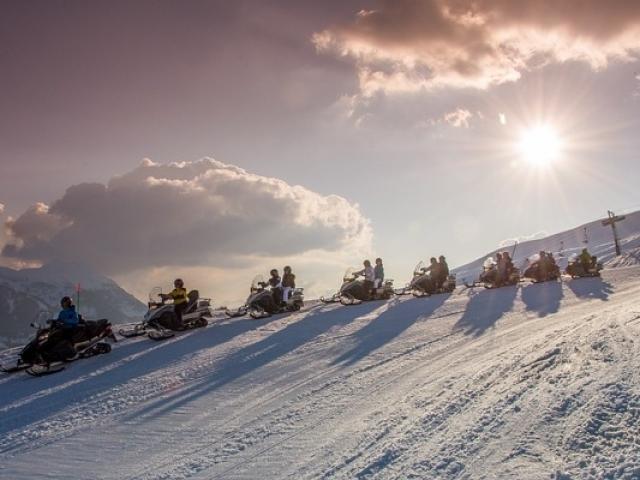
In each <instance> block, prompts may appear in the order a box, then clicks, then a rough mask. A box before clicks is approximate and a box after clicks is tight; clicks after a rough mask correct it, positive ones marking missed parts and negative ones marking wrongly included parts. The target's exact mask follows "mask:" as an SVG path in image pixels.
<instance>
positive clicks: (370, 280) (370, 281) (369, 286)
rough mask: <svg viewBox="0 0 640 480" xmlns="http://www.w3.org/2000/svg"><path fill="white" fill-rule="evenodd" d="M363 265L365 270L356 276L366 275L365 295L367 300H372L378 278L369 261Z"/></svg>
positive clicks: (356, 273)
mask: <svg viewBox="0 0 640 480" xmlns="http://www.w3.org/2000/svg"><path fill="white" fill-rule="evenodd" d="M362 264H363V265H364V268H363V269H362V270H360V271H359V272H355V275H364V284H363V287H364V291H365V295H366V297H367V298H370V297H371V291H372V290H373V285H374V281H375V278H376V276H375V272H374V270H373V267H372V266H371V262H370V261H369V260H365V261H364V262H362Z"/></svg>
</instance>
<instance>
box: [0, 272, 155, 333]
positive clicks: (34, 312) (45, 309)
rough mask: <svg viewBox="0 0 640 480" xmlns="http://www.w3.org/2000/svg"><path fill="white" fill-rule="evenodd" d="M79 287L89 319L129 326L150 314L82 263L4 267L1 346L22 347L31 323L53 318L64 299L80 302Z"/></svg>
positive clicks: (82, 307) (0, 297)
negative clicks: (128, 324) (16, 345)
mask: <svg viewBox="0 0 640 480" xmlns="http://www.w3.org/2000/svg"><path fill="white" fill-rule="evenodd" d="M78 283H79V284H80V286H81V289H80V305H79V310H80V313H81V314H82V315H83V316H84V317H85V318H88V319H92V318H108V319H110V320H111V321H112V322H113V323H125V322H131V321H135V320H138V319H140V318H141V316H142V315H143V314H144V313H145V311H146V308H145V305H144V304H143V303H142V302H140V301H139V300H137V299H136V298H134V297H133V296H132V295H130V294H128V293H127V292H125V291H124V290H123V289H122V288H120V287H119V286H118V285H117V284H116V283H115V282H114V281H113V280H111V279H109V278H107V277H105V276H103V275H100V274H99V273H97V272H95V271H93V270H91V269H90V268H88V267H86V266H84V265H81V264H79V263H66V262H53V263H50V264H47V265H44V266H43V267H41V268H31V269H23V270H12V269H9V268H1V267H0V315H2V316H1V317H0V345H1V344H2V343H4V344H5V345H14V344H20V343H22V342H23V341H24V340H25V338H26V337H27V336H29V335H31V333H32V329H31V328H30V327H29V324H30V323H31V322H34V321H40V322H42V321H44V320H46V319H48V318H53V317H54V316H55V315H56V314H57V312H58V311H59V310H60V306H59V302H60V298H62V297H63V296H65V295H69V296H72V297H73V298H74V299H75V298H76V285H78Z"/></svg>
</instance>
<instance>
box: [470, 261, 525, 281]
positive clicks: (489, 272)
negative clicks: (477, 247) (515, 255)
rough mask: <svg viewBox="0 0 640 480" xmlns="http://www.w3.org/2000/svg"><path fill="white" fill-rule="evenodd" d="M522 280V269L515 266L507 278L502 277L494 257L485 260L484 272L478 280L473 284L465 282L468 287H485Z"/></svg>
mask: <svg viewBox="0 0 640 480" xmlns="http://www.w3.org/2000/svg"><path fill="white" fill-rule="evenodd" d="M519 282H520V269H518V268H516V267H513V268H512V269H511V271H510V272H508V275H507V278H504V279H500V278H499V275H498V265H497V264H496V261H495V259H494V258H493V257H489V258H487V259H486V260H485V261H484V264H483V266H482V272H481V273H480V277H479V278H478V280H477V281H475V282H473V283H472V284H468V283H466V282H465V283H464V285H465V286H466V287H467V288H473V287H476V286H482V287H484V288H499V287H508V286H513V285H517V284H518V283H519Z"/></svg>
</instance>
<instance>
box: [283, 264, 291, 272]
mask: <svg viewBox="0 0 640 480" xmlns="http://www.w3.org/2000/svg"><path fill="white" fill-rule="evenodd" d="M283 270H284V271H285V272H290V271H291V267H290V266H289V265H287V266H285V267H284V269H283Z"/></svg>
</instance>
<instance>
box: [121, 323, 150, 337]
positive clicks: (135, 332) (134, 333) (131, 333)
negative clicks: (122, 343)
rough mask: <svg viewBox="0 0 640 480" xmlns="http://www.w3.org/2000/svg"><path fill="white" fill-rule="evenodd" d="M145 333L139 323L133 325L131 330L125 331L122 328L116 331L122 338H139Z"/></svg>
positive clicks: (144, 329) (143, 327)
mask: <svg viewBox="0 0 640 480" xmlns="http://www.w3.org/2000/svg"><path fill="white" fill-rule="evenodd" d="M145 333H147V329H146V327H145V326H144V325H143V324H141V323H139V324H137V325H135V326H134V327H133V328H130V329H128V330H125V329H124V328H121V329H120V330H118V334H119V335H121V336H123V337H124V338H133V337H141V336H142V335H144V334H145Z"/></svg>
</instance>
